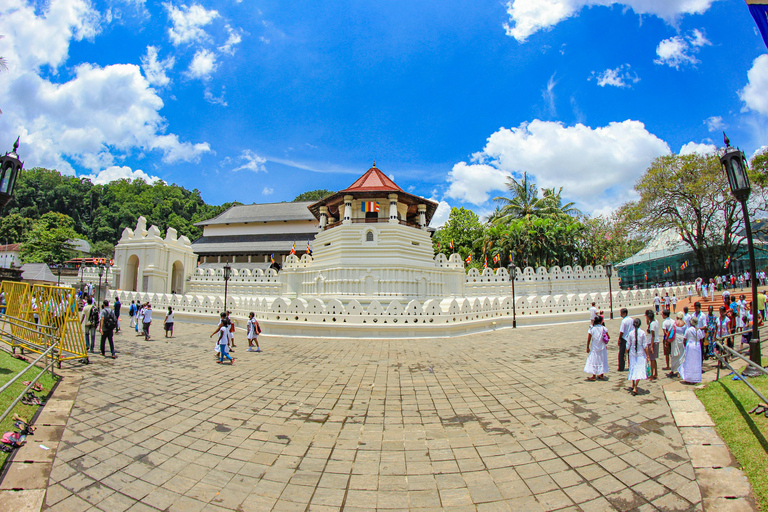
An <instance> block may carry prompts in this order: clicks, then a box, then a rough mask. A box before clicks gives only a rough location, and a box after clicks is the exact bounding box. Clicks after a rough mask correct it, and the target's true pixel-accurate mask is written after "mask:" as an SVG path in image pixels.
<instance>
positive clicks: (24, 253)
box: [21, 212, 80, 263]
mask: <svg viewBox="0 0 768 512" xmlns="http://www.w3.org/2000/svg"><path fill="white" fill-rule="evenodd" d="M74 225H75V222H74V220H72V217H70V216H69V215H65V214H63V213H57V212H48V213H46V214H44V215H43V216H42V217H40V219H39V220H38V221H37V222H35V224H34V225H33V226H32V230H31V231H30V232H29V235H28V237H27V239H26V240H25V241H24V243H23V244H22V246H21V260H22V261H23V262H24V263H63V262H64V261H66V260H68V259H70V258H71V257H72V256H73V255H74V254H75V251H74V250H73V248H72V247H71V246H70V244H69V241H70V240H74V239H76V238H79V237H80V235H78V234H77V232H76V231H75V229H74Z"/></svg>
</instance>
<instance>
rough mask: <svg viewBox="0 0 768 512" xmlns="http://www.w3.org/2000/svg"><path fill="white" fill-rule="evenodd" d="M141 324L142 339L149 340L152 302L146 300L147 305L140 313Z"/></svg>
mask: <svg viewBox="0 0 768 512" xmlns="http://www.w3.org/2000/svg"><path fill="white" fill-rule="evenodd" d="M141 322H142V325H143V326H144V340H145V341H149V339H150V338H149V326H150V325H151V324H152V304H150V303H149V302H147V306H146V307H145V308H144V313H142V320H141Z"/></svg>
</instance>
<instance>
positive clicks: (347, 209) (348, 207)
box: [342, 196, 352, 224]
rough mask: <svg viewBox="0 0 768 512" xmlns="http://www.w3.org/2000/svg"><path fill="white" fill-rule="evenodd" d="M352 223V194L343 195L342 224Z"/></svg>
mask: <svg viewBox="0 0 768 512" xmlns="http://www.w3.org/2000/svg"><path fill="white" fill-rule="evenodd" d="M351 223H352V196H344V221H343V222H342V224H351Z"/></svg>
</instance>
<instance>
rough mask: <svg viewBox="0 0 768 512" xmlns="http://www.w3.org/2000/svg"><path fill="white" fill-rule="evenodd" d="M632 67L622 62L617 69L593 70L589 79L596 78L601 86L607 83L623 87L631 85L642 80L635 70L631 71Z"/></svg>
mask: <svg viewBox="0 0 768 512" xmlns="http://www.w3.org/2000/svg"><path fill="white" fill-rule="evenodd" d="M630 67H631V66H630V65H629V64H622V65H621V66H619V67H617V68H616V69H606V70H605V71H603V72H602V73H595V72H594V71H593V72H592V76H590V77H589V80H592V79H593V78H594V79H595V80H597V85H599V86H600V87H605V86H606V85H612V86H613V87H622V88H623V87H631V84H636V83H637V82H639V81H640V77H639V76H637V73H635V72H634V71H630Z"/></svg>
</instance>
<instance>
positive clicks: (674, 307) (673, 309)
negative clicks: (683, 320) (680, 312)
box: [670, 293, 677, 313]
mask: <svg viewBox="0 0 768 512" xmlns="http://www.w3.org/2000/svg"><path fill="white" fill-rule="evenodd" d="M670 302H671V303H672V312H673V313H674V312H675V311H677V296H676V295H675V294H674V293H673V294H672V298H671V299H670Z"/></svg>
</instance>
